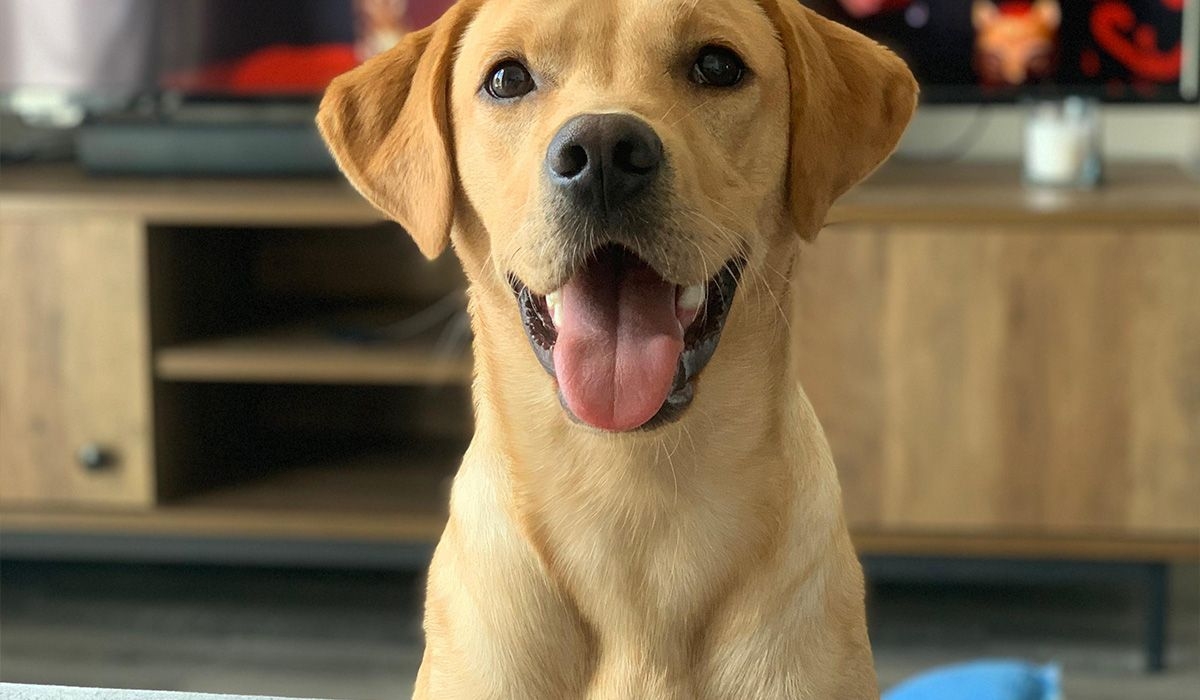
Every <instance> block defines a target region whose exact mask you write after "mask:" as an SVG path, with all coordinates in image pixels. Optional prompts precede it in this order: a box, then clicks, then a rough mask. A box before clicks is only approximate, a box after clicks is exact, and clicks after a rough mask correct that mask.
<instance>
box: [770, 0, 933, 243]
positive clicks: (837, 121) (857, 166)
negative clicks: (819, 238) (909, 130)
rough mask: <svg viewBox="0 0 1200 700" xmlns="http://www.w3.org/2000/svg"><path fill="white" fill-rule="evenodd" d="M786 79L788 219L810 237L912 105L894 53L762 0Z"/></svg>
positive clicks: (879, 155)
mask: <svg viewBox="0 0 1200 700" xmlns="http://www.w3.org/2000/svg"><path fill="white" fill-rule="evenodd" d="M762 5H763V8H764V9H765V10H766V11H767V14H768V15H769V16H770V17H771V20H772V21H773V22H774V23H775V26H776V29H777V31H778V32H779V38H780V40H781V41H782V43H783V47H784V51H785V53H786V58H787V63H788V79H789V81H790V84H791V127H790V128H791V138H790V153H789V161H788V165H789V170H788V196H789V207H790V209H791V215H792V222H793V224H794V226H795V228H796V230H797V232H798V233H800V234H801V235H802V236H804V237H805V238H808V239H812V238H814V237H816V235H817V232H818V231H819V230H820V229H821V226H822V225H823V224H824V222H825V215H826V213H827V212H828V210H829V206H830V205H831V204H833V201H834V200H835V199H837V198H838V197H840V196H842V195H843V194H844V193H845V192H846V190H849V189H850V188H851V187H853V186H854V185H856V184H858V182H859V181H861V180H862V179H863V178H865V177H866V176H867V175H870V174H871V173H872V172H873V171H874V170H875V168H877V167H879V165H880V164H881V163H882V162H883V161H884V160H886V159H887V157H888V156H889V155H891V153H892V151H894V150H895V149H896V144H897V143H898V142H899V141H900V136H901V134H903V133H904V129H905V127H907V126H908V122H909V120H911V119H912V115H913V111H914V110H915V109H916V106H917V82H916V80H915V79H913V75H912V72H911V71H909V69H908V66H906V65H905V64H904V61H902V60H901V59H900V58H899V57H898V56H896V55H895V54H894V53H892V52H891V51H888V50H887V49H885V48H883V47H882V46H880V45H879V44H877V43H875V42H874V41H872V40H870V39H868V38H867V37H865V36H863V35H861V34H859V33H857V32H854V31H852V30H850V29H847V28H846V27H844V26H842V25H840V24H837V23H836V22H832V21H830V20H827V19H825V18H824V17H821V16H820V15H818V14H817V13H815V12H813V11H812V10H809V9H808V8H806V7H804V6H802V5H801V4H800V3H799V2H797V0H763V2H762Z"/></svg>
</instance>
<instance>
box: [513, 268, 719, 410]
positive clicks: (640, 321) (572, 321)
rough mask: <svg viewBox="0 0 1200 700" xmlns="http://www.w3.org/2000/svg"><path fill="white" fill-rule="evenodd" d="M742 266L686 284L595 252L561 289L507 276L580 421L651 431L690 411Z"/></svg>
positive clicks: (534, 340)
mask: <svg viewBox="0 0 1200 700" xmlns="http://www.w3.org/2000/svg"><path fill="white" fill-rule="evenodd" d="M741 267H742V263H741V262H740V261H736V260H735V261H730V262H729V263H726V264H725V265H724V266H723V267H722V268H721V270H720V271H719V272H718V273H717V274H716V275H715V276H714V277H713V278H712V279H710V280H709V281H708V282H706V283H703V284H695V285H689V286H680V285H676V284H674V283H672V282H669V281H667V280H665V279H663V278H662V276H661V275H659V274H658V272H656V271H655V270H654V268H652V267H651V266H650V265H649V264H647V263H646V262H644V261H643V260H641V259H640V258H639V257H638V256H637V255H635V254H634V253H633V252H631V251H629V250H627V249H625V248H622V247H620V246H615V245H609V246H604V247H602V248H600V249H598V250H596V251H594V252H593V253H592V255H591V256H589V258H588V262H587V263H586V264H585V265H583V266H582V267H581V268H580V269H579V270H577V271H576V272H575V274H574V275H573V276H572V277H571V279H570V280H569V281H568V282H567V283H566V284H565V285H563V287H562V288H560V289H558V290H556V291H554V292H551V293H550V294H548V295H546V296H540V295H537V294H534V293H533V292H532V291H530V290H529V288H528V287H526V286H525V285H524V284H523V283H522V282H521V281H520V280H517V279H516V278H510V281H511V283H512V288H513V292H514V293H515V294H516V297H517V302H518V304H519V306H520V308H521V319H522V321H523V322H524V324H525V331H526V333H527V334H528V336H529V341H530V343H531V345H532V346H533V351H534V354H536V355H537V358H538V361H539V362H541V364H542V366H543V367H544V368H545V369H546V371H547V372H549V373H550V375H551V376H553V377H554V378H555V379H556V380H557V381H558V388H559V397H560V400H561V401H562V403H563V405H564V406H565V407H566V409H567V410H568V412H569V413H570V414H571V415H572V416H573V417H574V418H575V419H577V420H578V421H581V422H583V423H586V424H588V425H590V426H592V427H594V428H598V429H600V430H606V431H612V432H620V431H628V430H636V429H650V428H654V427H656V426H658V425H662V424H664V423H668V422H671V421H673V420H675V419H677V418H679V416H680V415H682V413H683V410H684V409H685V408H687V406H688V404H690V403H691V401H692V396H693V394H694V392H695V386H694V384H695V380H696V377H697V375H699V374H700V371H701V370H702V369H704V367H705V365H707V364H708V361H709V360H710V359H712V356H713V353H714V352H715V351H716V349H717V343H718V341H719V340H720V337H721V330H722V329H723V328H724V326H725V319H726V318H727V317H728V315H729V310H730V308H731V307H732V305H733V295H734V293H735V292H736V291H737V285H738V280H739V277H740V274H741Z"/></svg>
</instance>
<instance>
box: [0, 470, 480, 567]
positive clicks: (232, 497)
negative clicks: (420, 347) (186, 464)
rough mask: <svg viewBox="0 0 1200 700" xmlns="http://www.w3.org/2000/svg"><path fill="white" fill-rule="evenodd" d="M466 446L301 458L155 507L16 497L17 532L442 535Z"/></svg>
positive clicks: (388, 538)
mask: <svg viewBox="0 0 1200 700" xmlns="http://www.w3.org/2000/svg"><path fill="white" fill-rule="evenodd" d="M458 454H459V453H458V452H456V451H455V452H446V451H441V452H438V451H436V450H434V451H430V450H425V451H415V452H413V453H411V454H397V455H368V456H364V457H357V458H347V459H344V460H337V461H326V462H319V463H313V464H307V465H298V466H295V467H293V468H290V469H287V470H284V471H280V472H279V473H276V474H271V475H268V476H265V477H262V478H258V479H253V480H250V481H242V482H239V483H236V484H231V485H227V486H222V487H218V488H213V489H209V490H207V491H204V492H202V493H197V494H193V495H191V496H188V497H186V498H180V499H177V500H174V501H170V502H165V503H163V504H160V505H159V506H158V507H156V508H154V509H152V510H149V511H146V512H129V511H112V510H102V509H90V510H82V509H76V510H72V511H64V510H61V509H47V508H38V507H10V508H6V509H5V510H4V511H3V512H0V528H2V529H4V530H5V531H7V532H19V531H32V532H62V531H67V532H81V533H91V534H118V535H152V536H168V537H169V536H181V537H183V536H186V537H216V538H221V537H227V538H272V537H274V538H282V539H289V540H306V539H312V540H351V541H385V542H395V543H412V542H418V543H431V544H432V543H434V542H436V541H437V539H438V537H439V536H440V535H441V533H442V528H443V527H445V524H446V518H447V511H446V503H447V501H448V499H449V485H450V476H451V475H452V474H453V473H454V469H455V468H456V467H457V462H458Z"/></svg>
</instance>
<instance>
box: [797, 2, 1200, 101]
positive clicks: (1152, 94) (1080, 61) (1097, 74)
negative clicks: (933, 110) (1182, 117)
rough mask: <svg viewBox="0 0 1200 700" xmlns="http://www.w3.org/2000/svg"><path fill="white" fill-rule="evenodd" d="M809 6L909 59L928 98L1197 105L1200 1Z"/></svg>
mask: <svg viewBox="0 0 1200 700" xmlns="http://www.w3.org/2000/svg"><path fill="white" fill-rule="evenodd" d="M803 2H804V3H805V4H806V5H808V6H809V7H811V8H812V9H814V10H816V11H818V12H820V13H821V14H822V15H824V16H826V17H829V18H830V19H833V20H835V21H837V22H840V23H842V24H845V25H847V26H849V27H851V28H853V29H855V30H857V31H860V32H862V33H863V34H866V35H867V36H870V37H872V38H873V39H875V40H876V41H879V42H880V43H882V44H884V45H886V46H888V47H889V48H891V49H893V50H894V51H896V52H897V53H898V54H900V55H901V56H902V57H903V58H904V59H905V60H906V61H907V62H908V64H909V66H910V68H912V70H913V73H914V74H915V75H916V76H917V79H918V81H919V82H920V83H921V87H922V93H923V95H922V97H923V99H924V100H925V101H926V102H975V101H1009V100H1013V99H1017V98H1019V97H1022V96H1031V95H1032V96H1038V95H1044V96H1063V95H1086V96H1092V97H1097V98H1100V99H1103V100H1105V101H1111V102H1174V101H1190V100H1194V99H1195V80H1196V77H1195V76H1196V72H1197V69H1198V67H1200V59H1198V58H1197V55H1196V44H1197V43H1198V42H1200V37H1198V36H1197V33H1198V30H1197V28H1196V22H1195V21H1194V20H1195V15H1196V13H1197V12H1200V7H1195V6H1192V7H1188V5H1189V3H1191V4H1192V5H1197V4H1200V0H803ZM1189 13H1190V15H1189ZM1185 26H1186V30H1185Z"/></svg>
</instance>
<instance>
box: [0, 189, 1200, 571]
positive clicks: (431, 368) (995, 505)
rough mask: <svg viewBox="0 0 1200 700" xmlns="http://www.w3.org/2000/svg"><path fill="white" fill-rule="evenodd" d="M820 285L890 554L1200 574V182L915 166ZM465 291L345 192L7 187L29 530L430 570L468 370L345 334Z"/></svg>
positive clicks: (824, 243) (852, 510) (812, 291)
mask: <svg viewBox="0 0 1200 700" xmlns="http://www.w3.org/2000/svg"><path fill="white" fill-rule="evenodd" d="M800 264H801V266H802V270H801V274H800V275H799V285H800V287H799V289H798V290H797V298H798V300H799V303H798V305H797V307H798V309H797V313H796V317H795V319H794V321H793V328H792V330H793V333H794V335H795V338H796V342H797V344H798V347H799V348H800V352H799V353H798V362H799V363H800V367H801V371H802V373H803V376H804V378H805V386H806V389H807V391H808V392H809V395H810V397H811V398H812V400H813V402H814V404H815V405H816V408H817V411H818V414H819V415H820V416H821V417H822V420H823V421H824V424H825V426H826V428H827V432H828V434H829V438H830V441H831V444H832V447H833V450H834V453H835V459H836V461H837V464H838V467H839V469H840V471H841V474H842V480H843V485H844V491H845V496H846V505H847V510H848V514H849V519H850V522H851V526H852V530H853V532H854V534H855V537H856V539H857V542H858V545H859V547H860V550H862V551H863V552H864V553H869V554H898V555H937V556H1002V557H1032V558H1062V559H1126V560H1128V559H1136V560H1146V561H1167V560H1177V559H1190V560H1195V559H1197V558H1200V184H1198V183H1197V181H1196V180H1194V179H1189V178H1188V176H1186V175H1184V174H1183V173H1181V172H1180V171H1178V170H1177V169H1174V168H1172V167H1168V166H1153V165H1144V166H1142V165H1129V166H1124V167H1114V168H1113V169H1112V172H1111V175H1110V181H1109V183H1108V184H1107V185H1106V186H1105V187H1104V188H1102V189H1100V190H1097V191H1094V192H1073V191H1046V190H1031V189H1026V188H1024V187H1022V186H1021V185H1020V184H1019V181H1018V175H1017V168H1016V167H1015V166H1009V165H995V166H991V165H969V166H968V165H956V166H944V167H936V168H935V167H929V166H923V167H918V166H900V165H897V166H891V167H889V168H887V169H885V170H883V171H881V172H880V173H879V174H877V175H876V176H875V177H874V178H872V179H871V180H870V181H869V182H868V183H866V184H864V185H862V186H860V187H859V188H857V189H856V190H855V191H853V192H852V193H850V194H849V195H847V196H846V197H845V198H844V199H843V200H842V202H841V203H839V205H838V206H837V207H835V209H834V211H833V212H832V213H831V216H830V224H829V226H828V227H827V229H826V230H825V231H824V232H823V233H822V234H821V236H820V237H819V238H818V240H817V241H816V243H814V244H812V245H809V246H807V247H806V248H805V250H804V252H803V254H802V259H801V262H800ZM459 284H461V281H460V278H459V276H458V274H457V273H456V272H455V270H454V262H453V261H452V260H443V261H441V262H439V263H438V264H435V265H427V264H425V263H423V262H421V261H420V260H419V258H418V256H417V253H416V249H415V247H413V246H411V244H409V243H408V242H407V240H406V239H405V238H404V237H403V235H402V234H401V233H400V232H398V231H397V230H396V229H395V227H394V226H392V225H390V224H385V223H381V222H379V220H378V218H377V216H376V214H375V213H374V212H373V211H372V210H371V209H370V208H369V207H368V206H367V205H366V204H364V203H363V202H362V201H361V200H359V199H358V197H357V196H356V195H355V194H354V193H353V192H352V191H351V190H349V189H348V188H347V187H345V186H343V185H342V184H340V183H336V182H333V181H313V180H291V181H286V180H278V181H216V180H191V181H188V180H165V179H156V180H130V179H114V180H90V179H86V178H84V177H83V176H81V175H80V174H78V173H77V172H75V171H73V170H71V169H67V168H61V167H28V168H18V167H13V168H6V170H5V172H4V174H3V177H2V178H0V530H2V531H3V533H5V534H6V535H9V536H12V535H14V534H15V535H22V536H27V537H33V538H34V539H33V540H27V541H37V540H36V537H38V536H53V537H60V536H61V537H66V536H73V535H86V536H93V537H95V536H112V537H142V538H147V537H148V538H156V541H159V542H160V544H161V543H162V542H166V543H167V544H168V545H169V544H170V542H171V541H174V540H177V541H179V542H180V543H183V542H185V541H188V540H197V539H200V540H204V541H217V540H227V541H232V540H239V539H241V540H254V541H258V542H264V541H266V542H287V543H296V542H301V543H304V542H307V543H327V544H328V543H335V544H337V545H339V546H341V545H346V546H349V545H352V544H355V543H358V544H362V543H369V544H375V545H391V544H410V543H418V544H425V545H427V544H428V543H430V542H432V541H434V540H435V539H436V537H437V536H438V534H439V533H440V530H441V527H442V524H443V522H444V517H445V516H444V511H443V505H442V504H443V499H444V489H445V483H446V478H447V477H448V475H449V474H451V473H452V471H453V468H454V463H455V459H456V456H457V450H459V449H461V446H462V444H463V442H462V440H463V439H464V437H465V435H466V434H467V433H468V432H469V411H468V409H467V403H466V400H465V398H464V397H465V389H464V385H465V383H466V381H467V380H468V378H469V375H470V363H469V358H468V357H467V356H466V355H465V354H461V353H458V354H456V353H454V352H448V351H446V348H445V345H446V344H445V343H443V342H441V341H443V340H445V338H447V337H450V335H448V330H447V328H443V329H441V330H440V331H438V333H436V334H435V336H434V337H431V336H429V335H428V334H425V335H420V336H416V337H407V336H406V337H404V338H402V339H397V338H396V337H392V336H384V337H383V338H377V337H374V336H373V335H372V334H371V333H367V336H369V337H366V338H365V339H364V337H363V334H362V333H361V332H360V331H361V329H362V328H363V327H364V326H363V325H362V324H363V323H367V322H365V321H364V322H356V323H357V325H356V324H355V323H350V322H348V321H346V320H345V318H346V317H347V314H348V313H350V314H351V315H355V314H357V316H355V318H359V317H370V316H371V315H372V314H374V315H376V316H378V315H379V314H380V313H382V314H383V315H384V316H385V317H387V318H390V319H392V320H390V321H388V322H386V323H381V324H374V325H372V324H370V323H368V324H367V325H366V326H365V327H366V328H368V329H377V328H394V327H395V324H401V325H403V324H404V322H405V321H404V319H405V318H408V317H411V315H412V310H413V309H419V308H424V307H427V306H428V305H429V304H430V303H431V301H432V300H436V299H446V298H448V297H447V295H449V294H452V293H453V290H454V288H456V287H457V286H458V285H459ZM433 303H436V302H433ZM381 309H382V310H383V311H381ZM364 314H365V316H364ZM329 318H337V319H340V320H338V321H336V322H335V321H329V320H327V319H329ZM454 318H455V316H453V315H448V316H447V321H446V324H447V327H449V324H452V323H454ZM449 330H453V329H452V328H450V329H449ZM451 335H452V334H451ZM451 345H453V343H451ZM431 397H432V398H431ZM432 414H437V415H432ZM447 425H450V426H459V428H460V429H453V428H452V429H450V430H446V426H447ZM439 426H440V429H439ZM318 434H319V435H321V436H322V437H317V435H318ZM328 434H335V435H337V436H338V437H337V439H336V440H330V439H329V438H328ZM379 435H386V436H387V437H386V439H382V438H379V437H378V436H379ZM360 444H361V445H365V446H367V447H369V448H370V449H358V447H356V446H357V445H360ZM10 540H11V537H10ZM2 544H3V542H0V545H2ZM26 551H28V550H26Z"/></svg>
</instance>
